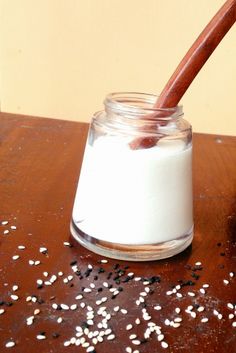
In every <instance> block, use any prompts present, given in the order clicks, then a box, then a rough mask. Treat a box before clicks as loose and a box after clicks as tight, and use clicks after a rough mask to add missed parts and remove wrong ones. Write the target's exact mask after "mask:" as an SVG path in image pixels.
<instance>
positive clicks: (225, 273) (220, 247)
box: [0, 113, 236, 353]
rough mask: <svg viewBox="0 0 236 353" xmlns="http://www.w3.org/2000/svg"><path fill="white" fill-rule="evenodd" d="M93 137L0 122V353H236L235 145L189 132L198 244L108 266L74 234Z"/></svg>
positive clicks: (56, 127) (73, 128)
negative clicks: (86, 151) (79, 183)
mask: <svg viewBox="0 0 236 353" xmlns="http://www.w3.org/2000/svg"><path fill="white" fill-rule="evenodd" d="M87 130H88V125H87V124H83V123H76V122H68V121H61V120H53V119H42V118H34V117H26V116H17V115H13V114H4V113H1V114H0V165H1V169H0V181H1V183H0V195H1V199H0V313H1V315H0V352H2V353H3V352H11V351H12V352H19V353H37V352H41V353H49V352H57V353H60V352H86V351H87V349H88V347H86V346H87V344H86V342H88V345H89V347H91V346H93V347H94V350H93V349H92V348H89V349H88V351H91V352H92V351H94V352H96V353H100V352H102V353H107V352H109V353H110V352H111V351H113V352H116V353H119V352H126V348H127V347H131V350H129V349H128V350H127V352H129V351H130V352H138V351H139V352H140V353H142V352H145V353H152V352H173V353H175V352H183V353H185V352H186V353H187V352H188V353H189V352H191V353H194V352H196V353H201V352H207V353H210V352H219V353H224V352H227V353H233V352H234V353H235V352H236V327H235V322H236V315H235V314H236V312H235V310H236V285H235V280H236V277H235V275H234V273H235V272H236V137H226V136H216V135H204V134H195V135H194V160H193V174H194V219H195V237H194V241H193V244H192V246H191V247H189V248H188V249H187V250H186V251H184V252H183V253H181V254H179V255H177V256H175V257H173V258H171V259H167V260H162V261H156V262H146V263H134V262H133V263H131V262H130V263H125V262H122V261H115V260H109V259H108V262H107V263H101V259H102V258H101V257H100V256H97V255H95V254H93V253H91V252H89V251H88V250H86V249H84V248H82V247H81V246H80V245H78V244H76V243H75V242H74V241H73V240H72V239H71V237H70V231H69V222H70V218H71V211H72V206H73V201H74V195H75V191H76V184H77V180H78V177H79V172H80V165H81V161H82V155H83V149H84V145H85V140H86V135H87ZM4 221H8V224H5V223H4ZM2 222H3V223H2ZM15 227H16V229H14V228H15ZM8 231H9V232H8ZM64 242H69V243H70V244H71V246H67V245H66V244H67V243H65V244H64ZM19 246H20V248H19ZM22 246H23V247H25V249H24V248H23V247H22ZM41 247H46V248H47V252H46V253H41V252H40V248H41ZM42 250H43V249H41V251H42ZM17 255H19V257H17ZM14 256H16V257H14ZM30 260H31V261H30ZM29 261H30V262H29ZM32 261H33V262H32ZM196 262H200V263H201V265H195V264H196ZM45 272H48V276H46V275H47V273H45ZM62 273H63V274H62ZM132 273H134V275H133V276H132ZM128 274H129V276H128ZM54 275H55V276H54ZM68 276H69V277H68ZM70 276H71V277H70ZM40 280H41V281H40ZM104 282H106V283H104ZM204 285H209V286H204ZM16 286H18V288H17V287H16ZM107 286H108V288H107ZM176 286H177V289H176ZM112 288H118V291H119V294H118V295H117V296H114V295H113V293H114V292H113V293H112V290H113V289H112ZM145 288H146V289H145ZM90 290H91V292H90ZM140 293H141V295H140ZM145 293H146V294H147V295H146V296H145ZM140 296H141V297H142V298H143V299H141V300H139V297H140ZM76 297H77V298H76ZM102 298H103V299H102ZM101 300H103V302H102V303H101ZM137 300H139V302H136V301H137ZM62 304H64V305H62ZM71 305H72V306H71ZM84 306H85V307H84ZM88 306H90V307H88ZM102 306H103V307H106V309H103V310H104V312H105V313H103V314H102V309H101V307H102ZM189 306H190V307H189ZM99 308H100V310H99ZM178 308H179V309H178ZM37 309H38V310H37ZM68 309H69V310H68ZM121 309H124V310H121ZM158 309H159V310H158ZM35 310H36V311H35ZM89 310H90V311H92V314H91V313H90V314H88V313H89ZM116 310H118V311H116ZM126 310H127V312H126ZM179 311H180V312H179ZM145 312H146V314H145ZM87 315H88V317H87ZM89 315H90V316H89ZM102 315H104V316H102ZM234 315H235V316H234ZM93 316H94V318H93ZM148 316H149V317H148ZM89 317H91V318H92V319H90V320H93V322H89V324H91V325H89V324H88V323H87V319H88V318H89ZM58 318H59V320H58ZM60 318H62V319H60ZM137 318H139V319H140V324H139V320H138V321H136V319H137ZM144 318H146V319H149V320H145V319H144ZM176 318H177V320H176ZM102 320H104V321H102ZM58 321H59V322H58ZM60 321H62V322H60ZM150 322H152V323H154V324H153V325H156V326H155V327H154V326H153V327H154V328H155V330H154V332H150V330H149V331H148V330H147V328H148V327H149V326H148V324H149V325H150ZM128 324H132V328H131V329H130V330H127V329H126V328H127V325H128ZM97 325H98V326H97ZM102 325H104V326H105V328H102ZM151 325H152V324H151ZM79 326H80V327H83V332H82V336H81V337H84V339H82V340H78V339H79V337H78V336H79V335H80V333H79V330H80V329H79V328H78V327H79ZM76 327H77V330H78V331H76ZM106 327H107V328H106ZM130 327H131V326H130ZM128 328H129V327H128ZM107 330H108V331H107ZM96 331H97V332H96ZM76 332H77V336H76ZM91 332H92V333H91ZM144 332H146V339H145V338H144ZM148 332H149V336H150V337H149V338H148V337H147V336H148ZM113 334H114V336H113ZM38 335H39V336H38ZM96 335H98V336H96ZM130 335H137V337H136V338H132V337H135V336H131V338H130ZM162 335H164V337H163V336H162ZM73 337H76V339H77V341H76V344H79V343H80V345H78V346H77V345H76V344H75V343H74V342H75V338H73ZM97 337H99V340H100V341H102V342H99V341H98V339H97ZM40 338H41V339H40ZM83 341H84V342H85V344H84V343H83ZM97 341H98V343H97ZM13 342H14V343H13ZM139 343H140V344H139ZM14 344H15V345H14ZM82 344H83V345H84V346H83V347H82ZM8 345H9V346H11V345H14V346H13V347H7V346H8ZM167 345H168V347H167Z"/></svg>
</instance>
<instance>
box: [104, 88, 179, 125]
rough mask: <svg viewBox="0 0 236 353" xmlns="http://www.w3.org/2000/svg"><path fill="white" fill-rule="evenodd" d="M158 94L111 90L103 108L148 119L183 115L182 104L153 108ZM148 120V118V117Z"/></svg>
mask: <svg viewBox="0 0 236 353" xmlns="http://www.w3.org/2000/svg"><path fill="white" fill-rule="evenodd" d="M157 99H158V95H156V94H152V93H143V92H132V91H130V92H112V93H109V94H108V95H107V96H106V97H105V100H104V105H105V110H106V111H112V112H114V113H117V114H127V115H129V116H137V115H138V116H140V117H143V116H145V117H146V116H147V115H148V114H149V118H150V120H156V119H157V117H158V120H159V119H160V120H162V119H163V120H166V119H168V120H169V119H174V118H178V117H180V116H182V115H183V110H182V105H177V106H176V107H172V108H155V107H154V104H155V102H156V101H157ZM148 120H149V119H148Z"/></svg>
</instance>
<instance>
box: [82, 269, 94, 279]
mask: <svg viewBox="0 0 236 353" xmlns="http://www.w3.org/2000/svg"><path fill="white" fill-rule="evenodd" d="M91 272H92V269H91V268H88V269H87V270H86V271H85V272H84V276H85V277H88V276H89V275H90V273H91Z"/></svg>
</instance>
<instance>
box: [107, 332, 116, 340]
mask: <svg viewBox="0 0 236 353" xmlns="http://www.w3.org/2000/svg"><path fill="white" fill-rule="evenodd" d="M115 337H116V336H115V335H114V334H111V335H109V336H107V339H108V341H112V340H114V338H115Z"/></svg>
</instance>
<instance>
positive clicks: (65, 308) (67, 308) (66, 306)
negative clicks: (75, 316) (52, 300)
mask: <svg viewBox="0 0 236 353" xmlns="http://www.w3.org/2000/svg"><path fill="white" fill-rule="evenodd" d="M61 308H62V309H63V310H69V306H68V305H66V304H61Z"/></svg>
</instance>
